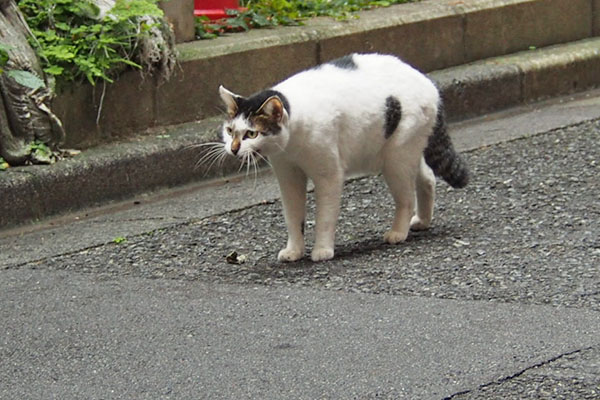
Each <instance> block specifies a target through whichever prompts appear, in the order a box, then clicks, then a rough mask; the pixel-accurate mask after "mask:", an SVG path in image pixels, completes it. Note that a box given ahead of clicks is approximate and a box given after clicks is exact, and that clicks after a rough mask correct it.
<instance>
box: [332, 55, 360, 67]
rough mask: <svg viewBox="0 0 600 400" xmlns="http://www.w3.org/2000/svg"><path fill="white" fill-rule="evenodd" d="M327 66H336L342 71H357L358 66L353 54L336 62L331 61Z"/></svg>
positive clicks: (337, 59)
mask: <svg viewBox="0 0 600 400" xmlns="http://www.w3.org/2000/svg"><path fill="white" fill-rule="evenodd" d="M327 64H331V65H334V66H336V67H338V68H341V69H357V68H358V65H356V63H355V62H354V58H353V57H352V54H348V55H346V56H343V57H340V58H336V59H335V60H331V61H329V62H327Z"/></svg>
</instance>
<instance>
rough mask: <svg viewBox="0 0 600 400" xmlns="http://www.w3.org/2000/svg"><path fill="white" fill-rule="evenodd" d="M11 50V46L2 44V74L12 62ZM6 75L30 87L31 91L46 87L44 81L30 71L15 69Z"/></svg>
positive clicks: (0, 53)
mask: <svg viewBox="0 0 600 400" xmlns="http://www.w3.org/2000/svg"><path fill="white" fill-rule="evenodd" d="M11 49H12V47H11V46H8V45H6V44H4V43H0V74H3V73H4V67H5V66H6V64H8V61H9V60H10V55H9V51H10V50H11ZM6 74H7V75H8V76H10V77H11V78H13V79H14V80H15V81H16V82H17V83H18V84H20V85H23V86H25V87H28V88H29V89H33V90H36V89H39V88H42V87H44V86H46V84H45V83H44V81H43V80H42V79H41V78H40V77H39V76H37V75H35V74H33V73H31V72H29V71H24V70H20V69H13V70H9V71H7V72H6Z"/></svg>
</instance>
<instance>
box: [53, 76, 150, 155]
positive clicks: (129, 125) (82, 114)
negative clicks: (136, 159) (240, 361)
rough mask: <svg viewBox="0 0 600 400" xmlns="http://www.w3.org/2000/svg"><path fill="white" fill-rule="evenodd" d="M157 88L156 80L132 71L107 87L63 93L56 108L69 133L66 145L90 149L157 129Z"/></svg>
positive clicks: (86, 86) (76, 88)
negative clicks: (122, 137) (112, 140)
mask: <svg viewBox="0 0 600 400" xmlns="http://www.w3.org/2000/svg"><path fill="white" fill-rule="evenodd" d="M155 87H156V83H155V79H154V78H153V77H145V78H143V77H142V76H141V75H140V73H139V72H138V71H128V72H125V73H123V74H122V75H121V77H120V78H119V79H118V80H116V81H115V82H114V83H112V84H107V85H106V88H104V84H103V83H102V82H98V83H97V84H96V86H91V85H89V84H88V83H83V84H80V85H74V86H73V87H72V88H71V89H70V90H69V91H66V92H64V93H61V94H60V95H59V96H58V97H57V98H56V99H55V100H54V102H53V108H54V110H55V112H56V114H57V115H58V117H59V118H61V120H62V121H63V124H64V127H65V131H66V132H67V138H66V142H65V146H66V147H75V148H86V147H90V146H93V145H96V144H98V143H101V142H104V141H106V140H108V139H111V138H114V137H120V136H124V135H127V134H130V133H133V132H136V131H141V130H145V129H147V128H148V127H151V126H153V125H154V122H155V120H156V115H155V110H154V109H155V105H154V99H155ZM103 91H105V93H104V95H103ZM103 97H104V99H103ZM99 111H100V119H99V121H98V122H99V123H98V125H97V124H96V119H97V116H98V112H99Z"/></svg>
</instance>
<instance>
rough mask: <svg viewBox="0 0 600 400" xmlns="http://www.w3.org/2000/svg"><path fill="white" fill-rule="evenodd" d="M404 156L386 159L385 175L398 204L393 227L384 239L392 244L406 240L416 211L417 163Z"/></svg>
mask: <svg viewBox="0 0 600 400" xmlns="http://www.w3.org/2000/svg"><path fill="white" fill-rule="evenodd" d="M402 156H403V154H402V155H396V156H395V157H390V158H388V159H386V160H385V163H384V167H383V177H384V179H385V181H386V183H387V185H388V187H389V189H390V192H391V193H392V197H393V198H394V202H395V204H396V211H395V215H394V221H393V222H392V228H391V229H390V230H389V231H387V232H386V233H385V234H384V236H383V240H385V241H386V242H387V243H390V244H396V243H400V242H403V241H404V240H406V237H407V236H408V230H409V227H410V220H411V217H412V215H413V212H414V203H415V169H416V165H411V164H415V163H410V162H408V163H407V160H406V159H405V158H403V157H402Z"/></svg>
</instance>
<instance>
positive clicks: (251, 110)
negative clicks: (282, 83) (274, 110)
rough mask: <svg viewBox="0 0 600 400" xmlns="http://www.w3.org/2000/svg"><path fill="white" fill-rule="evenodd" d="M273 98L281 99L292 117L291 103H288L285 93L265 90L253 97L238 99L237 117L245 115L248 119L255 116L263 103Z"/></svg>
mask: <svg viewBox="0 0 600 400" xmlns="http://www.w3.org/2000/svg"><path fill="white" fill-rule="evenodd" d="M273 96H277V97H279V99H280V100H281V103H282V104H283V107H284V108H285V110H286V111H287V113H288V115H291V110H290V103H289V102H288V100H287V99H286V97H285V96H284V95H283V93H281V92H278V91H277V90H272V89H267V90H263V91H262V92H258V93H256V94H253V95H252V96H250V97H247V98H245V97H238V98H237V99H236V102H237V106H238V110H237V114H236V116H238V115H243V116H244V117H246V118H248V117H251V116H253V115H254V114H255V113H256V112H257V111H258V109H259V108H260V106H262V105H263V103H264V102H265V101H266V100H267V99H268V98H269V97H273Z"/></svg>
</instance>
